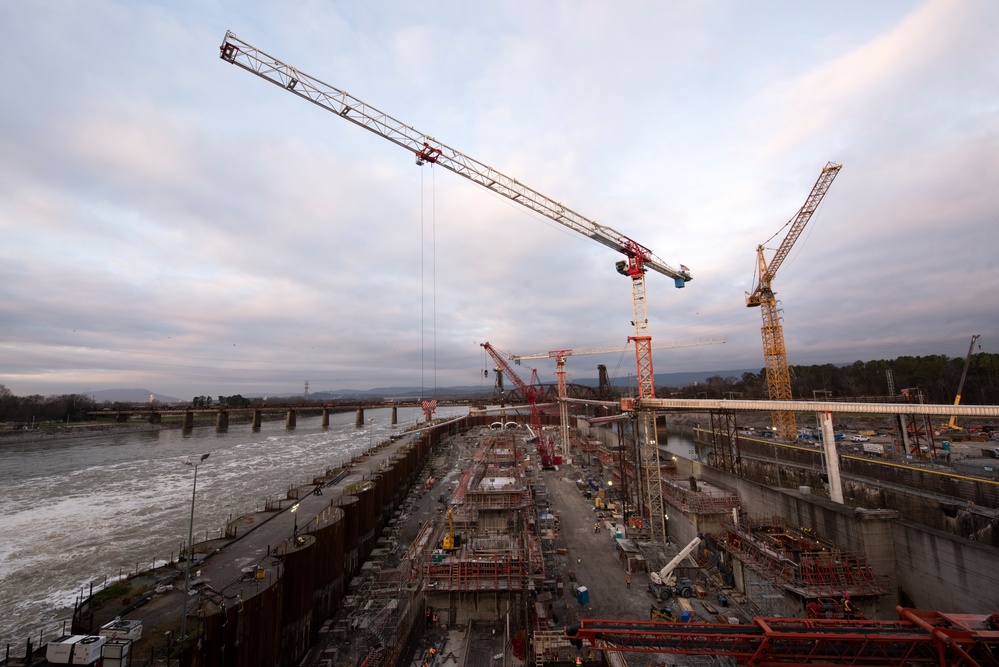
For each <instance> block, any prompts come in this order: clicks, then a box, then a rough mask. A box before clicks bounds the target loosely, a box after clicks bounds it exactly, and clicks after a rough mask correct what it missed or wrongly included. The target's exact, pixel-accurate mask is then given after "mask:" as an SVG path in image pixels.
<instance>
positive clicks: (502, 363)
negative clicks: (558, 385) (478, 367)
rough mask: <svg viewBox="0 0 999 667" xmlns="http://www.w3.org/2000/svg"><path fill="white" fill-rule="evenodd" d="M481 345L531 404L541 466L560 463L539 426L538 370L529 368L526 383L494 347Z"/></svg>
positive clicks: (560, 460)
mask: <svg viewBox="0 0 999 667" xmlns="http://www.w3.org/2000/svg"><path fill="white" fill-rule="evenodd" d="M482 347H483V348H485V350H486V352H488V353H489V356H491V357H492V358H493V361H495V362H496V365H497V366H498V367H499V368H501V369H502V370H503V374H504V375H506V376H507V377H508V378H510V379H511V380H512V381H513V383H514V384H515V385H516V386H517V389H519V390H520V393H521V394H523V396H524V398H525V399H526V400H527V404H528V405H530V406H531V430H532V431H534V436H535V437H536V438H537V440H538V456H540V457H541V467H542V468H551V467H553V466H556V465H560V464H561V463H562V459H561V457H557V456H555V453H554V451H553V447H552V441H551V438H547V437H545V432H544V429H543V428H542V426H541V410H540V409H539V408H538V396H540V395H541V387H540V386H539V385H538V370H537V369H536V368H532V369H531V384H529V385H528V384H526V383H525V382H524V381H523V380H521V379H520V376H519V375H517V374H516V373H515V372H514V371H513V368H512V367H511V366H510V364H508V363H507V362H506V359H504V358H503V355H502V354H500V353H499V352H497V351H496V348H494V347H493V346H492V345H490V344H489V343H483V344H482Z"/></svg>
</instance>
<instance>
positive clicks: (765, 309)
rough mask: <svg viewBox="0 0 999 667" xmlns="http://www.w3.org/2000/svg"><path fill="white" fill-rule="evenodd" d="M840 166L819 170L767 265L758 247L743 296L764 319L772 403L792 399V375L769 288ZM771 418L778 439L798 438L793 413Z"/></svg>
mask: <svg viewBox="0 0 999 667" xmlns="http://www.w3.org/2000/svg"><path fill="white" fill-rule="evenodd" d="M842 167H843V165H841V164H836V163H834V162H829V163H827V164H826V166H825V167H823V168H822V173H821V174H819V179H818V180H817V181H815V186H814V187H812V193H811V194H810V195H808V199H806V200H805V204H804V206H802V207H801V209H800V210H799V211H798V212H797V214H795V216H794V217H793V218H791V219H790V220H789V221H788V222H787V224H786V225H784V226H785V227H790V229H789V230H788V232H787V236H785V237H784V241H783V242H782V243H781V244H780V247H779V248H777V252H775V253H774V256H773V258H771V260H770V262H769V263H768V262H767V259H766V257H765V256H764V254H763V251H764V249H765V247H764V244H760V245H759V246H757V248H756V263H757V267H756V269H757V271H758V272H759V273H758V276H759V279H758V282H757V283H756V287H755V288H753V291H752V292H750V293H749V294H747V295H746V305H747V306H748V307H750V308H754V307H757V306H758V307H759V308H760V314H761V315H762V316H763V328H762V329H761V331H762V332H763V357H764V360H765V362H766V374H767V391H768V393H769V395H770V400H772V401H789V400H791V372H790V370H789V368H788V364H787V349H786V348H785V347H784V329H783V327H782V326H781V323H780V315H779V313H778V312H777V298H776V297H775V296H774V291H773V288H772V283H773V279H774V276H775V275H776V274H777V269H779V268H780V265H781V263H782V262H783V261H784V258H785V257H787V254H788V253H789V252H790V251H791V247H792V246H793V245H794V242H795V241H797V240H798V237H799V236H800V235H801V231H802V230H803V229H804V228H805V225H806V224H808V221H809V220H810V219H811V217H812V214H813V213H815V209H817V208H818V207H819V202H821V201H822V198H823V197H824V196H825V194H826V191H827V190H829V186H830V185H832V182H833V179H835V178H836V174H838V173H839V170H840V169H841V168H842ZM778 233H779V232H778ZM774 236H776V234H774ZM771 238H772V237H771ZM772 419H773V425H774V428H775V429H776V431H777V437H778V438H780V439H782V440H794V439H796V438H797V437H798V427H797V425H796V424H795V421H794V413H793V412H784V411H775V412H774V413H773V414H772Z"/></svg>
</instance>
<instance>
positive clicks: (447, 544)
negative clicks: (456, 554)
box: [441, 509, 461, 551]
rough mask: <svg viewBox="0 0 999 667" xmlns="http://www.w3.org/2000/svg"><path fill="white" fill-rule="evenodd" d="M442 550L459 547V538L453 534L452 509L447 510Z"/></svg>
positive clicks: (451, 549) (453, 549)
mask: <svg viewBox="0 0 999 667" xmlns="http://www.w3.org/2000/svg"><path fill="white" fill-rule="evenodd" d="M441 548H442V549H444V551H456V550H457V549H460V548H461V538H460V537H457V538H456V537H455V535H454V510H451V509H449V510H448V511H447V535H445V536H444V543H443V544H442V545H441Z"/></svg>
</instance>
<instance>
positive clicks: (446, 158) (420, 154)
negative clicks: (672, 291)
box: [219, 32, 691, 544]
mask: <svg viewBox="0 0 999 667" xmlns="http://www.w3.org/2000/svg"><path fill="white" fill-rule="evenodd" d="M219 54H220V57H221V58H222V60H225V61H226V62H229V63H232V64H233V65H236V66H237V67H240V68H242V69H244V70H246V71H248V72H251V73H253V74H256V75H257V76H259V77H261V78H262V79H265V80H266V81H270V82H271V83H273V84H275V85H277V86H280V87H281V88H283V89H284V90H286V91H288V92H290V93H292V94H293V95H296V96H298V97H301V98H302V99H304V100H307V101H309V102H312V103H313V104H315V105H317V106H319V107H322V108H323V109H326V110H327V111H330V112H332V113H334V114H335V115H337V116H339V117H340V118H343V119H345V120H349V121H350V122H352V123H355V124H356V125H359V126H360V127H363V128H364V129H366V130H368V131H370V132H373V133H374V134H377V135H378V136H380V137H382V138H383V139H388V140H389V141H391V142H392V143H394V144H396V145H398V146H401V147H402V148H405V149H406V150H409V151H412V152H413V154H414V155H415V156H416V164H418V165H423V164H426V163H427V162H430V163H431V164H437V165H440V166H442V167H444V168H445V169H448V170H450V171H453V172H454V173H456V174H458V175H459V176H464V177H465V178H467V179H468V180H470V181H472V182H473V183H478V184H479V185H481V186H482V187H484V188H487V189H489V190H492V191H493V192H495V193H497V194H500V195H503V196H504V197H507V198H508V199H510V200H511V201H514V202H516V203H518V204H520V205H521V206H524V207H526V208H528V209H530V210H532V211H534V212H535V213H538V214H540V215H543V216H545V217H547V218H550V219H552V220H554V221H555V222H557V223H559V224H561V225H564V226H566V227H568V228H569V229H572V230H573V231H575V232H578V233H580V234H582V235H584V236H587V237H589V238H591V239H593V240H594V241H596V242H597V243H602V244H603V245H605V246H607V247H608V248H612V249H614V250H616V251H618V252H620V253H622V254H624V256H625V257H626V259H625V260H622V261H619V262H617V265H616V266H617V270H618V272H619V273H622V274H624V275H626V276H628V277H629V278H631V296H632V307H633V310H634V320H633V323H634V327H635V335H634V336H631V337H629V341H630V342H634V343H635V361H636V364H637V367H638V396H639V398H640V399H642V398H655V381H654V376H653V372H652V338H651V336H649V327H648V311H647V308H646V304H645V272H646V271H647V270H649V269H651V270H653V271H656V272H657V273H661V274H663V275H665V276H668V277H670V278H672V279H673V281H674V285H675V286H676V287H683V286H684V285H685V284H686V283H687V282H689V281H690V280H691V275H690V270H689V269H688V268H687V267H685V266H683V265H682V264H681V265H680V268H679V269H674V268H673V267H672V266H670V265H669V264H667V263H666V262H664V261H663V260H661V259H659V258H658V257H657V256H656V255H655V254H654V253H653V252H652V251H651V250H650V249H649V248H647V247H645V246H644V245H642V244H640V243H638V242H637V241H635V240H633V239H630V238H628V237H627V236H625V235H624V234H621V233H620V232H618V231H616V230H614V229H612V228H610V227H607V226H606V225H601V224H598V223H597V222H595V221H593V220H590V219H589V218H586V217H585V216H583V215H580V214H579V213H576V212H575V211H573V210H572V209H570V208H568V207H566V206H564V205H563V204H562V203H560V202H558V201H556V200H554V199H551V198H550V197H547V196H545V195H543V194H541V193H540V192H538V191H537V190H534V189H532V188H529V187H527V186H526V185H523V184H522V183H520V182H519V181H517V180H516V179H514V178H511V177H510V176H507V175H505V174H503V173H501V172H499V171H497V170H496V169H493V168H492V167H490V166H488V165H486V164H484V163H482V162H479V161H478V160H476V159H474V158H472V157H469V156H468V155H465V154H464V153H461V152H459V151H457V150H455V149H453V148H451V147H450V146H447V145H446V144H443V143H441V142H439V141H437V140H436V139H434V138H433V137H432V136H430V135H428V134H426V133H424V132H419V131H418V130H415V129H414V128H412V127H411V126H409V125H407V124H406V123H403V122H402V121H400V120H397V119H395V118H393V117H392V116H389V115H388V114H386V113H384V112H382V111H379V110H378V109H376V108H374V107H372V106H371V105H369V104H367V103H366V102H364V101H363V100H360V99H358V98H356V97H354V96H352V95H350V94H349V93H347V92H345V91H343V90H340V89H338V88H335V87H334V86H331V85H329V84H328V83H324V82H322V81H320V80H319V79H316V78H314V77H312V76H310V75H308V74H305V73H304V72H301V71H300V70H298V69H296V68H294V67H292V66H290V65H288V64H286V63H283V62H281V61H280V60H278V59H277V58H275V57H273V56H271V55H268V54H266V53H264V52H263V51H261V50H260V49H258V48H257V47H255V46H253V45H251V44H248V43H247V42H244V41H243V40H241V39H239V38H238V37H236V36H235V35H234V34H232V33H231V32H226V35H225V38H224V39H223V41H222V44H221V46H219ZM632 406H633V403H630V404H628V405H625V407H629V409H630V407H632ZM641 422H642V424H643V433H642V436H641V437H642V451H643V458H644V461H643V464H644V466H645V467H646V469H647V475H646V479H649V480H652V479H656V480H658V479H659V444H658V440H657V438H656V429H655V413H654V412H652V411H643V412H642V420H641ZM653 487H654V488H653ZM646 493H647V496H648V498H649V508H650V513H651V516H650V519H651V521H650V524H651V529H650V537H651V539H652V540H653V541H654V542H658V543H660V544H664V543H665V540H666V521H665V513H664V512H663V507H662V489H661V487H660V486H659V485H658V484H654V485H653V484H650V485H649V488H648V489H647V490H646Z"/></svg>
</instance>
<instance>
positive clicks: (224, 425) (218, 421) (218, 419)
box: [215, 410, 229, 433]
mask: <svg viewBox="0 0 999 667" xmlns="http://www.w3.org/2000/svg"><path fill="white" fill-rule="evenodd" d="M228 430H229V413H228V412H226V411H225V410H219V412H218V414H217V415H215V432H216V433H225V432H226V431H228Z"/></svg>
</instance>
